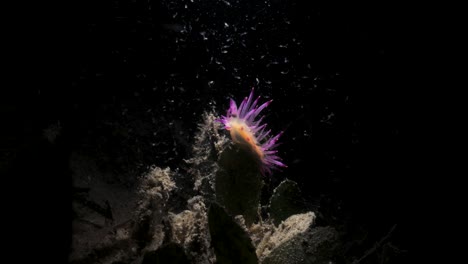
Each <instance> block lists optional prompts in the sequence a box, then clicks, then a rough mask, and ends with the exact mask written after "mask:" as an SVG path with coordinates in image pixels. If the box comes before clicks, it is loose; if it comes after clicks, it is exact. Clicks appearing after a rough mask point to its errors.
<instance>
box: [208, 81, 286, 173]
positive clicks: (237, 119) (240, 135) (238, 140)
mask: <svg viewBox="0 0 468 264" xmlns="http://www.w3.org/2000/svg"><path fill="white" fill-rule="evenodd" d="M253 97H254V89H253V88H252V91H251V92H250V95H249V97H245V98H244V100H242V102H241V104H240V105H239V107H237V104H236V102H235V101H234V100H233V99H231V100H230V106H229V109H228V110H227V113H226V115H225V116H221V118H220V119H217V121H218V122H221V123H222V124H223V125H224V128H225V129H226V130H228V131H229V133H230V135H231V139H232V141H233V142H234V143H235V144H237V145H238V146H240V147H241V148H244V149H246V150H248V151H249V152H250V153H251V154H252V155H253V157H254V158H255V159H256V160H257V161H258V162H259V165H260V171H261V172H262V174H264V175H265V174H271V171H272V169H278V168H284V167H287V166H286V165H285V164H284V163H283V162H282V160H281V158H280V157H279V156H278V155H277V152H278V150H276V148H277V147H278V146H279V142H278V139H279V138H280V136H281V135H282V134H283V132H284V131H281V132H280V133H279V134H277V135H276V136H270V133H271V130H266V124H262V121H263V116H262V117H260V118H257V117H258V116H259V114H260V112H261V111H262V110H263V109H265V108H266V107H267V106H268V105H270V104H271V102H272V101H273V100H270V101H267V102H265V103H263V104H262V105H260V106H258V105H257V103H258V101H259V100H260V96H259V97H257V99H255V101H253Z"/></svg>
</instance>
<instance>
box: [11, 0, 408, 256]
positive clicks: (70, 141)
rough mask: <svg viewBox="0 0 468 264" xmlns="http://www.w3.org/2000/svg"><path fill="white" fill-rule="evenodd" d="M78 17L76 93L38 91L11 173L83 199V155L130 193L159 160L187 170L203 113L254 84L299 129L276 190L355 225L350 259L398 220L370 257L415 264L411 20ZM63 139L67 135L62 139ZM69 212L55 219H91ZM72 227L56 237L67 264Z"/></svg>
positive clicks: (161, 12) (246, 13)
mask: <svg viewBox="0 0 468 264" xmlns="http://www.w3.org/2000/svg"><path fill="white" fill-rule="evenodd" d="M74 9H75V13H76V15H77V16H76V17H73V25H72V27H71V28H70V29H69V33H71V34H70V35H71V42H72V43H73V49H72V50H71V56H72V57H71V62H72V69H71V84H70V85H69V86H68V87H64V88H63V89H62V88H59V89H49V88H47V87H37V88H36V89H34V92H33V93H32V94H31V102H32V104H30V105H29V106H28V107H29V109H31V110H32V111H30V112H28V114H27V115H24V117H25V119H24V120H25V121H24V122H23V123H22V130H21V133H22V135H25V137H24V138H25V140H24V141H22V142H23V143H22V144H17V145H15V146H11V147H10V148H8V149H7V151H6V152H5V153H6V154H5V156H6V158H5V159H4V160H5V162H4V164H5V168H7V169H6V170H7V171H14V173H17V174H19V172H17V170H18V169H19V170H20V171H21V172H24V173H33V172H36V170H37V171H39V172H40V173H41V174H46V175H51V177H53V178H50V179H60V181H62V182H64V183H65V187H64V188H62V189H61V192H62V193H65V194H66V196H65V197H68V199H65V200H64V201H70V200H71V199H72V197H75V196H73V195H74V194H76V192H79V190H78V191H77V189H76V186H74V187H72V179H71V177H72V175H73V169H70V167H69V163H70V162H69V160H70V159H72V158H73V157H74V156H73V155H80V156H83V157H86V158H87V159H89V160H92V161H93V162H94V163H95V164H96V167H97V168H98V169H99V170H100V171H102V172H109V175H110V176H106V177H108V178H106V180H107V181H109V182H112V183H115V184H117V185H120V186H123V187H122V188H129V189H131V188H133V186H135V184H136V179H137V178H138V175H141V174H142V173H143V172H145V171H146V170H147V169H148V167H149V166H151V165H157V166H160V167H166V166H168V167H170V168H171V169H173V170H177V169H180V170H183V169H184V166H186V165H184V162H183V160H184V159H186V158H187V157H188V156H189V154H190V151H191V146H192V144H193V140H194V139H193V137H194V134H195V133H196V131H197V126H198V124H199V123H201V122H202V121H203V120H202V114H203V113H204V112H205V111H215V113H217V114H224V113H225V111H226V110H227V108H228V102H229V101H228V100H229V98H234V99H235V100H236V101H238V102H239V101H240V100H241V99H242V98H243V97H244V96H247V95H248V93H249V91H250V89H251V88H252V87H254V88H255V90H256V93H257V94H260V95H262V97H263V98H264V100H267V99H273V104H272V105H271V106H270V107H268V109H267V110H266V117H265V121H266V123H267V124H268V126H269V127H270V128H271V129H272V130H273V131H276V132H279V131H281V130H284V131H285V133H284V135H283V137H282V139H281V142H282V145H281V146H280V147H279V151H280V152H279V153H280V156H281V157H282V158H283V160H284V162H285V163H286V164H288V168H287V169H284V170H282V171H278V172H275V173H274V174H273V175H272V176H271V178H269V179H267V181H266V182H267V184H266V186H265V190H264V193H262V195H263V196H264V197H269V196H270V194H271V192H272V191H273V189H274V188H275V187H276V186H277V185H278V184H279V183H280V182H281V181H282V180H284V179H285V178H288V179H291V180H293V181H296V182H297V183H299V186H300V187H301V190H302V192H303V196H304V197H303V201H301V203H303V205H304V206H305V207H306V208H308V209H309V210H312V211H314V212H316V213H317V215H318V219H317V225H319V226H328V225H332V226H337V227H339V228H341V230H342V232H343V236H344V238H343V239H344V241H347V242H348V243H349V249H347V251H346V252H345V253H343V254H347V256H348V257H349V259H351V258H360V257H362V256H365V253H366V251H367V250H368V249H370V248H372V247H373V246H374V245H375V244H376V242H378V241H379V240H380V239H381V238H382V237H385V236H386V235H387V234H388V233H389V231H390V230H392V228H393V227H395V226H396V227H395V230H394V231H393V232H392V234H391V237H390V238H388V239H387V240H385V243H386V246H382V247H380V248H378V249H377V250H376V251H375V252H373V253H371V254H370V255H369V256H366V258H365V259H364V260H363V262H362V263H377V261H382V260H383V259H384V257H388V260H387V259H386V260H385V261H387V262H383V263H401V262H403V261H407V259H408V255H409V253H408V252H410V251H409V249H410V247H411V241H410V240H409V237H408V233H409V230H410V229H411V222H410V221H409V220H408V214H409V212H411V209H412V205H411V203H409V202H408V201H409V200H410V187H411V184H409V183H408V181H409V180H408V177H411V176H409V175H408V173H407V171H406V169H405V168H406V166H407V165H408V163H409V162H410V161H409V160H410V159H409V154H408V152H407V151H406V149H407V146H408V142H407V141H406V138H405V137H406V133H407V131H406V130H405V129H406V122H408V119H409V118H408V115H407V111H408V107H409V104H408V101H407V93H408V89H409V84H408V83H407V79H405V78H406V77H405V76H406V75H407V74H408V72H409V69H408V68H409V66H408V64H407V63H406V60H405V59H406V58H405V56H406V55H407V52H406V49H407V44H406V41H405V40H406V37H407V34H408V33H407V31H406V30H405V23H404V22H405V20H404V19H405V14H404V11H402V10H400V9H397V8H396V7H395V8H392V7H389V6H386V5H384V4H375V3H374V4H363V3H362V4H361V3H348V4H338V3H329V2H326V1H323V2H309V1H281V0H277V1H273V0H272V1H231V0H227V1H200V0H193V1H189V0H188V1H105V2H95V1H90V2H80V3H77V5H76V6H74ZM6 105H8V104H6ZM5 108H8V107H5ZM5 111H7V110H5ZM8 111H9V110H8ZM12 111H15V108H14V107H13V110H12ZM48 129H49V130H48ZM46 131H49V132H46ZM50 131H59V132H57V133H58V136H56V137H54V136H52V137H51V138H52V139H49V140H47V136H44V135H46V134H47V133H49V134H50ZM49 134H47V135H49ZM51 142H53V143H51ZM18 145H20V147H16V146H18ZM77 153H78V154H77ZM25 163H29V164H32V165H31V167H34V170H33V169H32V168H31V167H24V166H23V164H25ZM39 172H38V173H39ZM263 196H262V197H263ZM68 205H69V203H67V202H65V205H64V206H63V207H62V208H60V212H63V213H60V214H59V217H58V218H54V220H53V221H56V222H67V220H68V219H76V218H79V216H77V215H76V214H75V213H73V212H72V211H71V209H70V210H68V208H69V207H67V206H68ZM69 222H71V221H69ZM67 223H68V222H67ZM70 230H71V227H70V226H67V225H65V227H64V228H63V231H64V232H65V234H67V235H63V236H60V237H57V241H63V242H59V243H58V244H59V245H60V248H61V251H64V252H66V253H65V254H64V255H65V256H68V253H69V248H68V247H67V246H68V244H69V242H70V241H71V238H68V237H69V235H70V233H71V231H70ZM67 241H68V243H67ZM352 241H359V242H356V243H354V244H353V243H352ZM384 251H385V252H384ZM385 254H387V255H385ZM382 256H384V257H382ZM350 263H351V262H350Z"/></svg>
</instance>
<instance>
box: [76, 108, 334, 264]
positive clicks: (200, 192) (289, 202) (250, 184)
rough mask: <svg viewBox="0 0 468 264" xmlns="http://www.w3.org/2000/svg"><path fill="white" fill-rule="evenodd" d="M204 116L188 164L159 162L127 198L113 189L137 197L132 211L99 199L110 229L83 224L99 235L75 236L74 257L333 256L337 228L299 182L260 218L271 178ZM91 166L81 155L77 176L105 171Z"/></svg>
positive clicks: (276, 195)
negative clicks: (326, 224) (305, 203)
mask: <svg viewBox="0 0 468 264" xmlns="http://www.w3.org/2000/svg"><path fill="white" fill-rule="evenodd" d="M247 101H248V100H247ZM244 104H245V103H244ZM203 117H204V122H202V123H201V125H200V126H199V130H198V132H197V133H196V135H195V137H194V144H193V148H192V153H191V157H190V158H188V159H186V160H185V164H186V166H185V169H183V170H172V169H170V168H165V169H162V168H160V167H157V166H153V167H151V168H150V169H149V170H148V171H147V172H146V173H145V174H144V175H143V176H142V177H141V178H140V179H139V181H138V184H137V186H136V187H135V190H136V191H137V192H135V193H137V196H133V197H128V195H130V196H131V193H127V194H125V195H124V193H123V192H121V191H120V190H117V189H112V190H113V192H112V193H108V195H114V196H116V197H120V196H122V197H120V198H122V199H123V198H124V197H126V198H125V199H127V200H130V201H133V202H132V204H133V211H132V209H131V207H128V206H127V207H125V208H122V207H119V205H118V204H114V203H113V204H107V206H103V205H102V204H106V203H105V202H104V203H102V202H99V203H96V205H93V207H92V208H94V209H93V210H94V211H96V212H97V215H98V216H99V218H98V219H99V221H101V222H100V225H102V226H104V227H97V228H93V229H91V228H90V227H84V226H82V225H79V227H80V228H82V229H83V230H86V232H88V233H87V234H90V233H92V232H94V234H95V235H94V237H95V240H93V243H94V244H92V245H90V246H88V247H84V246H83V245H82V244H79V241H82V237H81V236H79V235H78V236H75V238H74V243H75V244H76V245H81V246H80V247H81V248H80V251H76V252H75V254H74V255H73V258H70V262H71V263H94V262H100V263H117V262H120V263H122V262H124V263H167V262H173V263H197V264H198V263H202V264H211V263H286V264H287V263H301V261H300V260H303V261H304V263H325V262H323V261H325V260H331V256H332V254H333V249H334V244H335V242H336V236H335V231H334V230H333V229H329V228H321V227H314V220H315V214H314V213H313V212H307V210H306V209H305V208H302V207H301V205H302V203H301V202H297V201H300V188H299V186H298V185H297V184H296V183H295V182H293V181H291V180H284V181H283V182H282V183H281V184H280V185H279V186H278V187H277V188H276V189H275V190H274V192H273V195H272V197H271V199H270V201H269V204H268V205H263V207H264V208H266V209H267V210H268V214H267V215H266V216H265V215H263V217H262V216H261V215H260V208H261V204H260V193H261V191H262V187H263V186H264V185H265V183H264V179H265V177H263V176H262V173H261V168H259V167H258V164H257V161H256V160H255V158H254V157H253V156H252V155H251V153H249V152H248V150H246V149H245V148H243V147H242V146H239V145H238V144H235V143H234V142H232V141H231V140H229V139H228V138H227V137H226V136H224V135H223V133H220V131H221V130H220V129H221V126H220V124H219V123H218V122H215V120H216V117H215V115H214V114H212V113H205V114H204V116H203ZM85 164H86V163H84V162H83V161H80V160H77V161H76V165H75V166H73V168H75V170H76V171H77V172H79V174H80V176H79V177H75V178H77V180H76V183H77V184H78V183H79V184H82V185H86V183H87V181H88V180H87V179H88V178H87V177H88V176H86V175H89V174H95V175H99V170H98V169H97V168H95V167H93V166H91V167H90V168H87V167H86V166H84V165H85ZM97 178H99V177H97ZM97 178H96V177H95V178H94V180H96V179H97ZM102 179H105V177H104V176H102ZM87 184H90V183H89V182H88V183H87ZM101 185H102V186H104V187H105V186H107V185H106V184H105V183H103V184H101ZM96 186H99V185H96ZM104 187H103V188H104ZM105 188H110V187H109V186H108V187H105ZM91 193H94V192H91ZM88 199H93V198H92V197H89V198H88ZM117 200H118V199H117ZM88 204H90V203H89V202H88ZM123 209H125V210H123ZM76 210H77V212H79V213H80V214H83V217H88V218H89V217H90V216H91V214H89V213H88V214H85V212H86V210H89V209H87V208H82V207H77V208H76ZM88 215H89V216H88ZM92 215H96V213H95V212H93V214H92ZM123 216H126V217H123ZM89 219H91V218H89ZM106 219H107V220H106ZM95 223H98V222H95ZM76 225H77V226H78V224H76ZM88 229H89V230H88ZM315 261H318V262H315Z"/></svg>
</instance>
